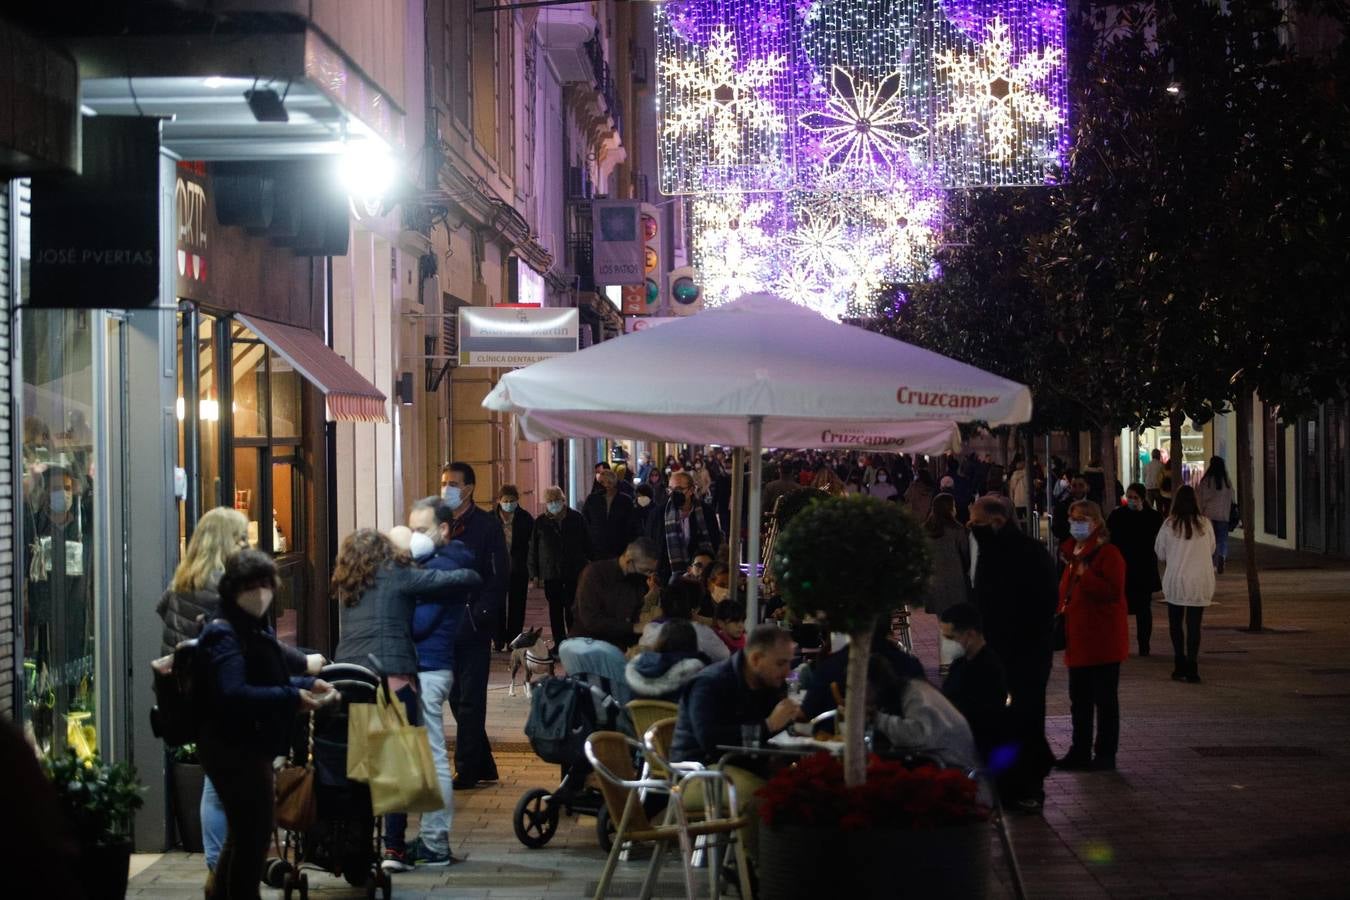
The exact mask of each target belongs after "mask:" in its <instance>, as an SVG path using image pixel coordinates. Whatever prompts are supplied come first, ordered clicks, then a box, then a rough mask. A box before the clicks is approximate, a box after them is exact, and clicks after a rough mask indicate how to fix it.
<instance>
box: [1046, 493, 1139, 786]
mask: <svg viewBox="0 0 1350 900" xmlns="http://www.w3.org/2000/svg"><path fill="white" fill-rule="evenodd" d="M1110 541H1111V535H1110V533H1109V532H1108V531H1107V530H1106V522H1105V521H1104V520H1103V519H1102V509H1101V507H1100V506H1098V505H1097V504H1096V503H1094V502H1093V501H1091V500H1079V501H1077V502H1076V503H1074V504H1073V505H1072V506H1070V507H1069V539H1068V540H1067V541H1065V542H1064V543H1063V544H1061V545H1060V557H1061V559H1062V560H1063V562H1064V574H1063V575H1062V576H1061V578H1060V582H1059V611H1060V613H1061V614H1063V616H1064V634H1065V647H1064V664H1065V665H1066V666H1068V667H1069V711H1070V714H1071V717H1072V719H1073V743H1072V745H1071V746H1070V747H1069V752H1068V753H1067V754H1065V756H1064V758H1063V759H1060V760H1059V761H1058V762H1057V763H1056V766H1057V767H1058V768H1060V769H1093V770H1098V771H1113V770H1114V769H1115V767H1116V745H1117V744H1119V742H1120V696H1119V690H1120V664H1121V662H1122V661H1123V660H1124V659H1125V657H1126V656H1128V655H1129V652H1130V635H1129V615H1128V612H1127V604H1126V602H1125V557H1124V556H1122V555H1121V552H1120V550H1118V549H1117V548H1116V547H1115V546H1114V545H1113V544H1111V542H1110ZM1094 714H1095V716H1096V720H1097V743H1096V747H1095V754H1094V752H1093V750H1094V748H1093V744H1092V720H1093V716H1094Z"/></svg>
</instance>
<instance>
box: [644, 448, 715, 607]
mask: <svg viewBox="0 0 1350 900" xmlns="http://www.w3.org/2000/svg"><path fill="white" fill-rule="evenodd" d="M647 537H648V538H649V539H650V540H651V541H652V542H653V543H655V544H656V547H657V552H658V554H659V566H658V569H657V577H658V578H659V579H660V580H661V583H662V584H665V583H666V582H668V581H670V577H671V575H679V574H683V572H684V570H685V568H686V567H688V565H689V561H690V560H691V559H693V558H694V554H695V553H697V552H699V551H700V550H702V551H706V552H708V553H711V554H713V555H714V556H715V555H716V554H717V549H718V548H719V547H720V546H721V545H722V532H721V530H720V529H719V528H718V527H717V516H716V514H714V512H713V509H712V507H711V506H709V505H708V504H706V503H702V502H700V501H699V500H698V498H697V497H695V496H694V479H693V476H691V475H690V474H689V473H688V472H683V471H681V472H676V473H674V474H673V475H671V476H670V497H669V499H667V500H666V502H665V504H664V505H663V506H660V507H658V508H657V511H656V512H655V513H653V514H652V515H651V516H650V517H649V519H648V522H647Z"/></svg>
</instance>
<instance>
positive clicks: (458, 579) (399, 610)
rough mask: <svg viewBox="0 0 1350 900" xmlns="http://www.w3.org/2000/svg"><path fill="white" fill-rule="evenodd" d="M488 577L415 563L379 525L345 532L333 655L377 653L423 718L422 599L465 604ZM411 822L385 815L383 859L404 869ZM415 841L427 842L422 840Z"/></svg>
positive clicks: (336, 573)
mask: <svg viewBox="0 0 1350 900" xmlns="http://www.w3.org/2000/svg"><path fill="white" fill-rule="evenodd" d="M424 536H425V535H424ZM482 583H483V579H482V576H480V575H479V574H478V573H477V572H476V571H474V570H473V569H470V568H460V569H454V570H432V569H418V568H414V567H413V565H412V558H411V556H410V555H409V554H408V553H406V552H403V551H400V550H397V549H395V547H394V545H393V543H392V542H391V541H390V540H389V538H388V536H387V535H384V534H381V533H380V532H378V531H376V530H375V529H373V528H360V529H357V530H356V531H353V532H352V533H351V534H349V535H347V537H346V538H344V539H343V541H342V546H341V547H340V548H339V549H338V556H337V561H336V562H335V563H334V565H333V580H332V592H333V595H334V597H335V598H336V599H337V601H338V604H339V605H340V606H341V607H342V615H341V630H340V633H339V636H338V645H337V652H336V653H334V654H333V659H334V660H335V661H337V662H340V663H354V664H356V665H358V666H369V665H370V664H371V660H370V657H371V656H374V657H375V658H376V659H378V660H379V661H380V665H381V666H382V667H383V670H384V671H383V674H384V675H385V677H386V678H388V680H389V689H390V690H392V691H393V692H394V694H395V696H397V697H398V698H399V700H401V701H403V704H404V706H406V707H407V709H408V721H409V722H410V723H411V724H413V725H417V724H419V723H420V721H421V702H420V700H419V698H418V695H417V684H418V681H417V673H418V671H419V669H418V662H417V645H416V644H415V643H414V641H413V617H414V615H415V613H416V610H417V605H418V604H419V603H440V604H446V605H451V604H457V606H458V608H462V607H463V606H464V603H465V595H464V593H463V592H462V591H460V590H458V589H460V588H473V587H477V586H478V585H480V584H482ZM406 827H407V817H406V816H404V815H402V814H401V813H391V814H390V815H387V816H385V827H384V846H385V851H384V862H383V863H382V865H384V867H385V868H386V869H392V870H394V871H402V870H403V869H404V867H405V866H406V865H407V861H406V858H405V857H406V852H407V850H408V849H409V848H408V847H407V845H406V844H405V842H404V832H405V829H406ZM412 849H413V850H415V851H416V850H419V849H425V846H424V845H422V844H421V843H420V842H419V843H418V844H417V845H416V846H414V847H413V848H412Z"/></svg>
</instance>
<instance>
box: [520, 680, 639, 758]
mask: <svg viewBox="0 0 1350 900" xmlns="http://www.w3.org/2000/svg"><path fill="white" fill-rule="evenodd" d="M620 712H621V708H620V707H619V703H618V701H617V700H615V699H614V698H613V697H611V696H610V695H609V693H607V692H606V691H605V690H604V689H603V688H602V687H600V686H598V685H595V684H592V683H591V682H590V681H588V680H587V679H586V678H585V677H582V676H565V677H563V676H555V677H553V678H547V679H545V680H543V681H542V682H538V683H536V684H535V686H534V690H533V692H532V693H531V696H530V717H529V718H528V719H526V720H525V736H526V737H527V738H529V740H530V746H531V747H533V748H534V752H535V753H536V754H537V755H538V756H539V758H540V759H542V760H543V761H544V762H546V763H554V764H557V765H564V766H570V765H574V764H576V763H579V762H581V761H582V760H583V759H585V755H586V754H585V746H586V738H588V737H590V735H591V733H592V732H594V731H597V730H599V729H601V728H613V727H614V726H615V724H616V723H617V722H618V719H619V713H620Z"/></svg>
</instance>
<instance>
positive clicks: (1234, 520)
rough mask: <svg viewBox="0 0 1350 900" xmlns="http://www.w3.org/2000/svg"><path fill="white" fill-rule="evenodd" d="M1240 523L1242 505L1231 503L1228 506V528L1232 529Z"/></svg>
mask: <svg viewBox="0 0 1350 900" xmlns="http://www.w3.org/2000/svg"><path fill="white" fill-rule="evenodd" d="M1241 524H1242V507H1240V506H1238V505H1237V504H1236V503H1233V504H1231V505H1230V506H1229V508H1228V530H1229V531H1232V530H1233V529H1234V528H1236V527H1238V526H1239V525H1241Z"/></svg>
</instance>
